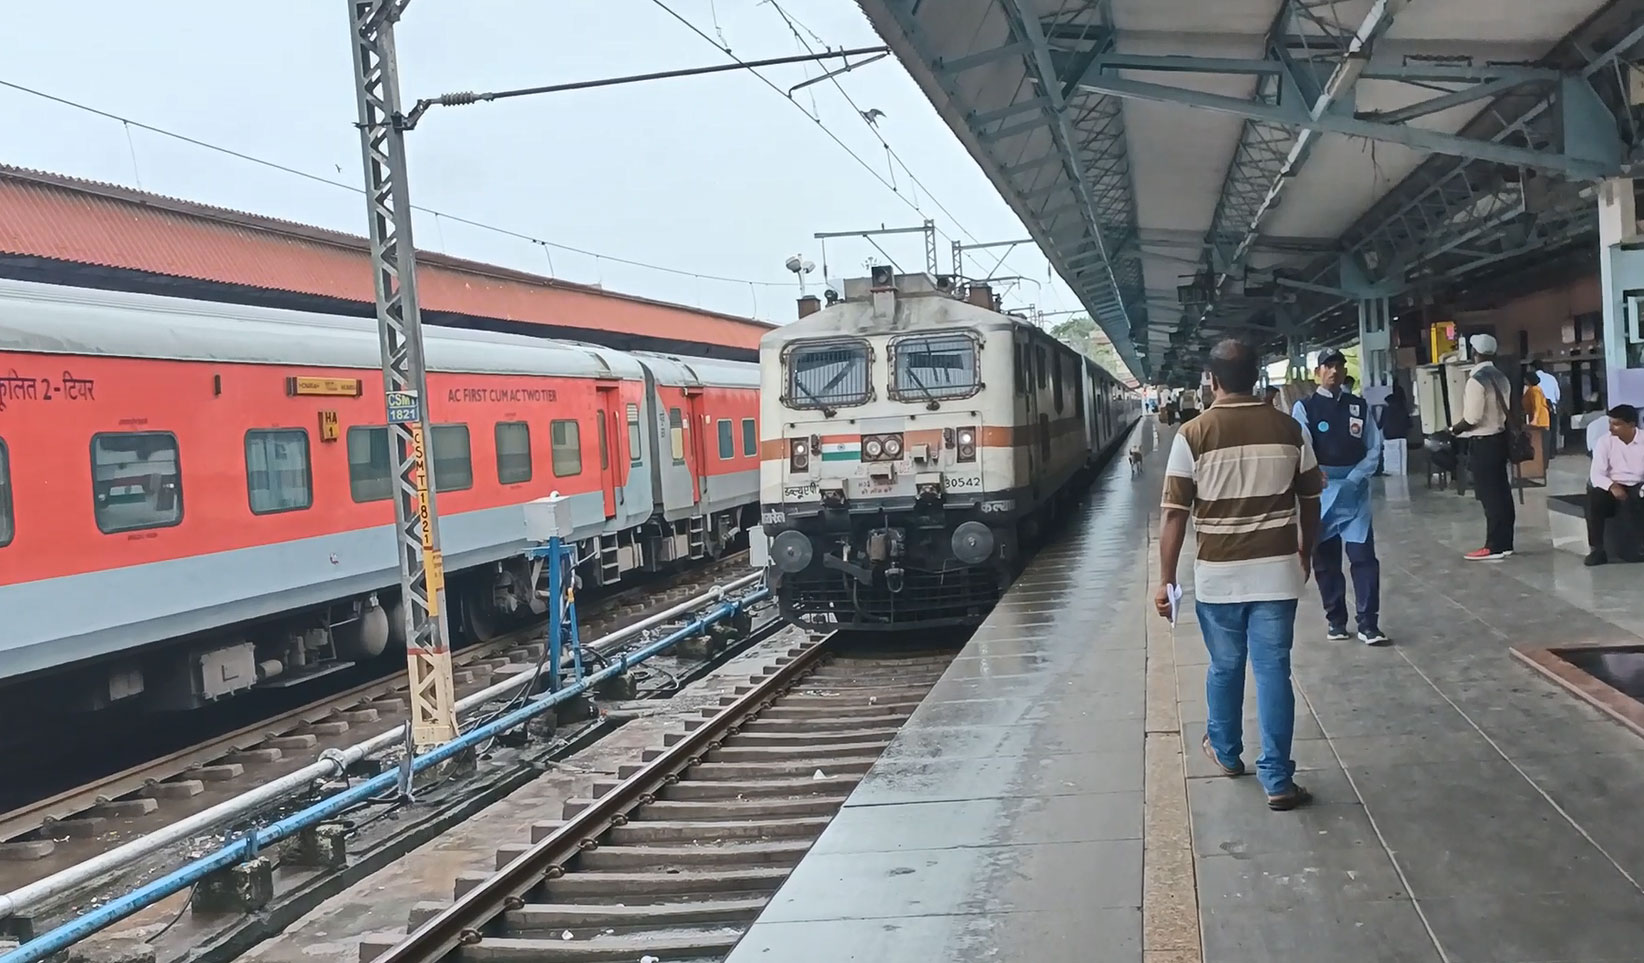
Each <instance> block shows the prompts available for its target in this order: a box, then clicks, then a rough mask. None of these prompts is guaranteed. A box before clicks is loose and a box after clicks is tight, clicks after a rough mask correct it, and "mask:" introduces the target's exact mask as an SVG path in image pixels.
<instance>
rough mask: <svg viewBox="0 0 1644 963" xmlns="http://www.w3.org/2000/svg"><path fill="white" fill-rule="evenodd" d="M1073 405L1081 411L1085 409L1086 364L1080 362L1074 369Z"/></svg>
mask: <svg viewBox="0 0 1644 963" xmlns="http://www.w3.org/2000/svg"><path fill="white" fill-rule="evenodd" d="M1073 407H1074V408H1076V409H1078V410H1079V411H1084V410H1085V364H1084V362H1083V361H1081V362H1079V364H1078V366H1077V367H1075V368H1074V369H1073Z"/></svg>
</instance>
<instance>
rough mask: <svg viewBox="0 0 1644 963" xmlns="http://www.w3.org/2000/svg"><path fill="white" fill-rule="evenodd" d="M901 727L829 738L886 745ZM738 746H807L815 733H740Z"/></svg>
mask: <svg viewBox="0 0 1644 963" xmlns="http://www.w3.org/2000/svg"><path fill="white" fill-rule="evenodd" d="M901 728H902V727H901V725H900V724H897V725H887V726H878V727H872V728H865V729H831V730H829V731H828V736H829V738H831V739H833V740H835V741H838V742H885V743H888V742H890V740H891V739H892V737H894V736H895V735H896V733H897V730H899V729H901ZM686 735H687V733H683V732H681V733H671V732H670V733H668V734H667V735H666V736H664V737H663V742H665V743H667V744H668V745H673V744H674V743H676V742H678V741H679V740H681V739H683V738H685V736H686ZM735 739H736V744H737V745H739V746H809V745H811V744H812V743H813V742H815V741H816V733H815V732H813V731H811V730H808V729H804V728H791V727H787V728H781V729H774V730H763V731H757V730H756V731H752V732H750V731H746V730H744V731H742V732H739V733H737V734H736V736H735Z"/></svg>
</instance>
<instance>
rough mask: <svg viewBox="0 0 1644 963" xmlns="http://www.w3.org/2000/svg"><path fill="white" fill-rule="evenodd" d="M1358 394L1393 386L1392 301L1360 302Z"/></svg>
mask: <svg viewBox="0 0 1644 963" xmlns="http://www.w3.org/2000/svg"><path fill="white" fill-rule="evenodd" d="M1359 380H1360V382H1361V383H1360V384H1359V390H1358V393H1359V394H1361V395H1362V394H1363V393H1364V389H1366V388H1369V387H1371V386H1380V387H1387V386H1390V385H1392V383H1393V302H1392V300H1391V299H1390V298H1387V297H1372V298H1362V299H1360V301H1359Z"/></svg>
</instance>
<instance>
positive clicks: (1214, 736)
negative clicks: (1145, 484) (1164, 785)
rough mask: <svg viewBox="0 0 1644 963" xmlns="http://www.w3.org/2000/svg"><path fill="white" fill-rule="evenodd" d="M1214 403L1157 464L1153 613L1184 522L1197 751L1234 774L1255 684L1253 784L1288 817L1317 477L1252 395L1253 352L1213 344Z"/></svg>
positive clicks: (1284, 428) (1297, 798) (1281, 420)
mask: <svg viewBox="0 0 1644 963" xmlns="http://www.w3.org/2000/svg"><path fill="white" fill-rule="evenodd" d="M1209 368H1210V379H1211V381H1210V384H1211V389H1212V391H1213V392H1214V394H1215V399H1216V400H1215V403H1214V404H1213V405H1212V406H1211V407H1210V408H1209V409H1208V410H1207V411H1205V412H1204V413H1203V414H1202V415H1200V416H1199V417H1197V418H1195V419H1194V420H1193V421H1191V422H1189V423H1188V424H1186V425H1184V426H1183V427H1182V429H1181V431H1180V432H1179V433H1178V434H1177V435H1176V439H1175V441H1174V442H1173V443H1172V444H1171V448H1170V457H1169V459H1168V461H1167V462H1166V465H1165V485H1164V501H1163V516H1162V521H1161V524H1160V531H1159V562H1160V568H1161V572H1162V578H1163V580H1164V581H1163V583H1162V584H1161V585H1160V586H1159V590H1158V593H1157V595H1156V597H1155V598H1154V604H1155V605H1156V606H1157V608H1158V610H1159V614H1160V615H1163V616H1166V617H1169V615H1170V613H1171V608H1172V605H1171V599H1170V594H1171V593H1170V589H1171V586H1173V585H1174V584H1175V582H1176V567H1177V563H1178V561H1179V560H1180V558H1181V554H1182V544H1183V542H1185V541H1186V539H1187V520H1188V517H1189V516H1191V517H1192V519H1193V528H1194V533H1195V535H1196V537H1197V539H1198V553H1197V555H1196V556H1195V558H1194V560H1193V585H1194V594H1195V597H1196V598H1195V603H1194V606H1195V611H1196V613H1197V614H1198V618H1199V630H1200V633H1201V634H1202V635H1203V636H1204V643H1205V648H1207V649H1208V650H1209V652H1210V666H1209V669H1208V670H1207V672H1206V673H1205V703H1206V706H1207V707H1208V712H1207V715H1208V717H1209V718H1208V719H1207V721H1206V722H1205V736H1204V740H1203V742H1202V743H1201V747H1202V748H1203V750H1204V752H1205V754H1206V755H1208V756H1209V757H1210V759H1211V761H1212V762H1214V763H1215V764H1216V767H1217V769H1219V770H1220V771H1221V773H1222V774H1223V775H1225V776H1229V777H1232V776H1240V775H1243V774H1244V771H1245V769H1244V761H1243V760H1242V759H1240V758H1239V757H1240V755H1241V754H1242V753H1243V752H1244V733H1243V721H1244V674H1245V660H1246V659H1247V658H1248V659H1249V662H1250V666H1251V668H1252V669H1253V670H1254V674H1255V676H1256V708H1257V714H1258V717H1259V719H1260V724H1261V731H1262V754H1261V757H1260V758H1259V759H1257V760H1256V775H1257V777H1258V778H1259V779H1260V780H1261V783H1262V787H1263V788H1264V789H1265V790H1266V791H1267V805H1268V808H1270V809H1274V810H1281V811H1283V810H1289V809H1294V808H1296V807H1297V806H1300V805H1303V804H1305V803H1307V802H1308V801H1309V800H1310V799H1311V798H1312V797H1311V796H1310V795H1309V794H1308V792H1307V790H1306V789H1303V788H1302V787H1301V786H1298V785H1296V782H1295V779H1294V776H1295V772H1296V763H1295V761H1294V760H1293V759H1291V757H1290V743H1291V739H1292V738H1293V735H1294V732H1295V726H1296V700H1295V693H1294V691H1293V690H1292V688H1291V684H1290V646H1291V642H1292V640H1293V639H1294V637H1295V631H1296V600H1297V599H1298V598H1300V597H1301V592H1302V587H1303V586H1304V585H1305V584H1306V583H1307V579H1308V575H1309V574H1310V572H1311V570H1312V568H1311V558H1312V550H1313V541H1314V539H1315V537H1316V536H1317V534H1318V526H1319V495H1320V493H1321V492H1323V490H1324V475H1323V473H1322V472H1320V470H1319V465H1318V461H1317V459H1315V458H1314V456H1313V449H1312V447H1311V446H1310V445H1309V443H1308V439H1307V434H1306V432H1304V431H1303V430H1302V428H1301V426H1300V425H1298V424H1297V423H1296V421H1295V420H1294V419H1292V418H1290V417H1289V416H1287V415H1286V414H1285V413H1283V412H1281V411H1279V410H1278V409H1276V408H1274V407H1273V406H1272V405H1270V404H1266V403H1264V402H1263V401H1262V400H1261V399H1259V398H1256V397H1254V396H1253V395H1252V392H1253V391H1254V390H1255V387H1256V376H1257V371H1258V368H1259V365H1258V361H1257V357H1256V352H1255V351H1254V350H1253V349H1252V348H1250V347H1249V346H1247V345H1244V344H1241V343H1239V342H1237V341H1232V340H1228V341H1223V342H1221V343H1220V344H1218V345H1216V347H1215V348H1214V349H1213V350H1212V351H1211V352H1210V364H1209Z"/></svg>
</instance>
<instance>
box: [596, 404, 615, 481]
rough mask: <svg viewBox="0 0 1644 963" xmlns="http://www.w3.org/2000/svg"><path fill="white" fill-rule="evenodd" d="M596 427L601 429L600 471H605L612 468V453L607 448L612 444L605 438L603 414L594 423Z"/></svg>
mask: <svg viewBox="0 0 1644 963" xmlns="http://www.w3.org/2000/svg"><path fill="white" fill-rule="evenodd" d="M594 427H595V428H598V429H599V470H600V471H605V470H606V469H608V468H610V467H611V452H610V449H609V448H607V447H606V446H607V445H609V444H610V441H609V440H608V439H607V438H606V437H605V415H604V414H601V415H600V416H599V419H598V420H597V421H595V422H594Z"/></svg>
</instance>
